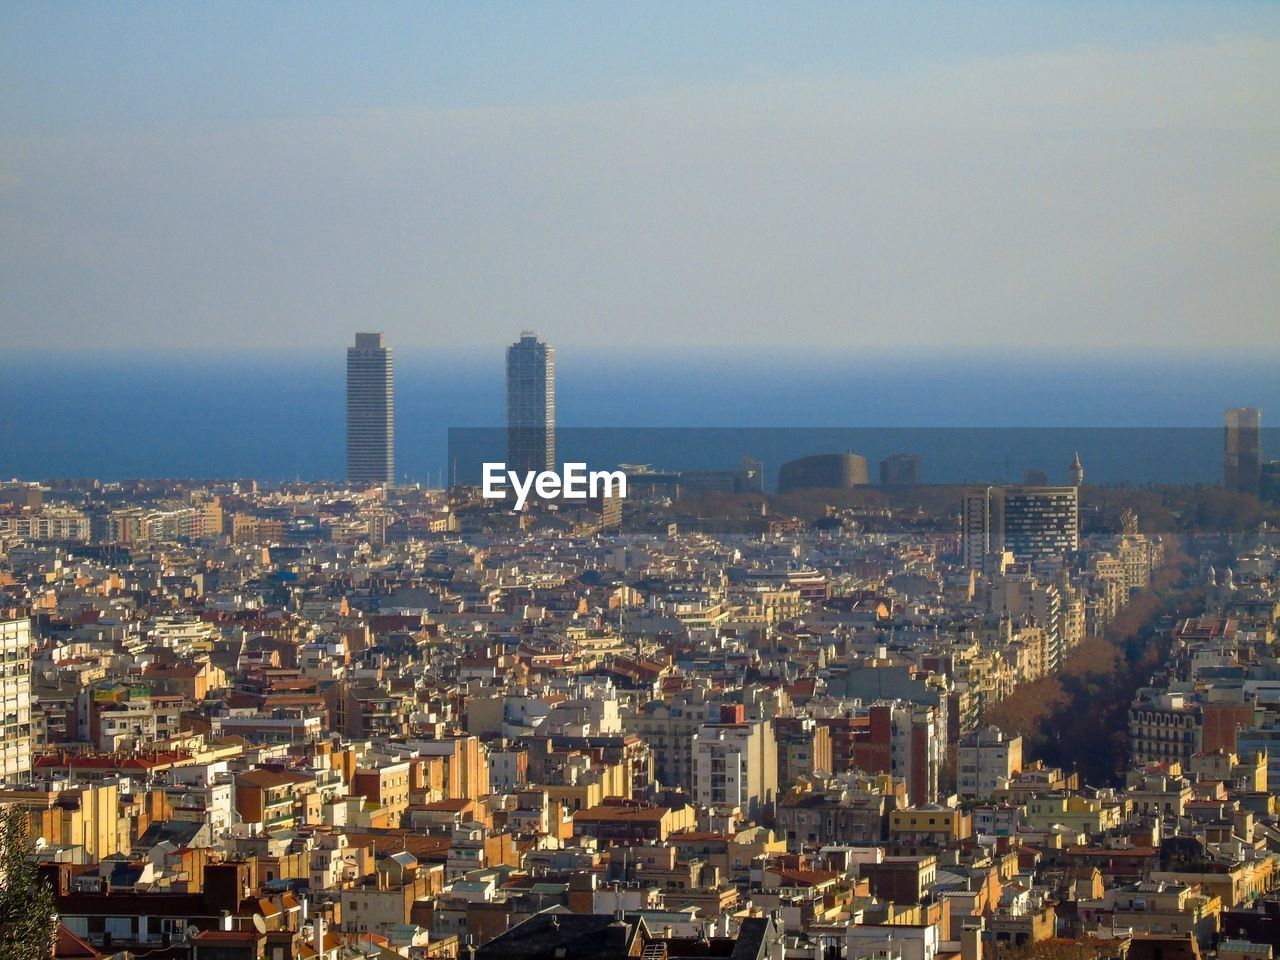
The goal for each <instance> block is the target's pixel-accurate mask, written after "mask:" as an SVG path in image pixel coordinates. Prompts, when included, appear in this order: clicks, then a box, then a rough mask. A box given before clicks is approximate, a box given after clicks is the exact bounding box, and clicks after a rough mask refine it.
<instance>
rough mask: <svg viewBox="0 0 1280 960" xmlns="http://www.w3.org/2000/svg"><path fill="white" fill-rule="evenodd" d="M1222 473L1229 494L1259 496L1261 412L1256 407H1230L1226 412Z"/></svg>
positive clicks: (1260, 476)
mask: <svg viewBox="0 0 1280 960" xmlns="http://www.w3.org/2000/svg"><path fill="white" fill-rule="evenodd" d="M1223 473H1224V479H1225V480H1226V487H1227V489H1228V490H1233V491H1235V492H1236V493H1251V494H1253V495H1254V496H1257V495H1258V482H1259V480H1260V479H1261V478H1262V411H1261V410H1259V409H1257V408H1256V407H1233V408H1232V409H1230V410H1228V411H1227V429H1226V459H1225V463H1224V464H1223Z"/></svg>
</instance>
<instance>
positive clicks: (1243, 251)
mask: <svg viewBox="0 0 1280 960" xmlns="http://www.w3.org/2000/svg"><path fill="white" fill-rule="evenodd" d="M1278 304H1280V4H1277V3H1271V2H1266V3H1256V4H1247V3H1246V4H1241V3H1227V2H1215V3H1207V2H1196V3H1191V4H1180V3H1174V2H1144V3H1121V2H1118V0H1103V2H1097V3H1084V2H1080V3H1060V4H1056V5H1054V7H1053V8H1049V5H1048V4H1045V3H1030V2H1028V3H1025V4H1009V3H984V4H981V5H973V6H970V5H966V4H962V3H958V2H948V3H944V4H939V5H937V6H929V5H925V4H921V3H892V4H883V5H879V4H873V5H862V4H854V3H845V2H840V3H831V4H804V3H794V2H788V3H777V4H771V5H757V4H750V3H726V4H722V3H715V2H706V0H699V2H696V3H691V2H685V3H679V4H670V5H667V4H658V3H652V2H649V3H644V4H626V5H623V4H621V3H617V4H610V3H604V4H601V3H586V2H583V3H575V4H559V3H536V2H535V3H516V2H511V3H502V4H481V3H474V2H468V3H459V4H445V3H405V4H396V3H377V4H350V5H343V4H315V3H299V4H289V3H283V2H279V3H261V2H255V3H252V4H243V5H242V4H236V3H231V2H226V0H220V2H217V3H204V4H194V3H187V4H184V3H174V2H164V3H143V2H127V3H90V2H76V3H57V2H53V0H45V2H41V3H35V4H21V3H13V2H3V3H0V344H4V345H6V346H7V347H10V348H29V347H38V346H54V347H82V348H91V349H102V348H117V349H136V348H139V347H145V348H154V349H188V348H195V349H207V348H216V347H233V348H279V347H292V346H299V345H301V346H302V347H304V348H306V349H308V350H317V349H322V350H330V349H335V348H337V349H340V348H341V346H342V345H344V344H345V343H346V342H347V341H348V340H349V338H350V334H351V332H352V331H353V330H356V329H373V330H379V329H380V330H384V331H386V333H387V334H388V336H389V338H390V340H391V342H392V343H393V345H395V346H397V347H399V348H409V349H413V348H441V347H448V348H469V347H475V346H481V345H494V344H497V345H501V344H502V343H505V342H507V341H509V340H510V339H512V338H513V337H514V335H515V334H516V333H517V332H518V331H519V330H520V329H521V328H525V327H531V328H534V329H537V330H539V331H540V332H542V333H543V334H544V335H545V336H546V337H548V338H549V339H551V340H552V341H553V342H554V343H557V344H558V345H564V344H574V345H576V346H578V347H579V348H582V347H587V346H592V345H598V346H600V347H604V348H611V347H627V346H634V345H640V344H656V345H659V346H665V345H671V346H673V347H679V346H684V345H700V346H707V345H714V344H731V345H734V346H745V347H758V346H769V347H773V346H776V345H781V344H786V345H788V346H791V347H794V346H795V345H796V344H806V343H807V344H813V345H815V346H821V347H822V348H823V349H825V350H832V349H856V348H862V347H872V348H884V347H886V346H899V345H902V344H911V343H923V344H926V345H928V346H949V345H957V344H964V345H967V346H970V347H973V346H981V345H983V344H996V345H1006V344H1008V345H1013V344H1024V343H1025V344H1032V345H1036V346H1040V347H1044V346H1053V345H1059V344H1063V345H1074V346H1081V347H1084V348H1086V349H1089V350H1097V351H1106V352H1111V351H1115V350H1119V349H1122V348H1124V347H1125V346H1128V345H1131V344H1134V343H1139V342H1141V343H1149V342H1152V341H1158V342H1160V343H1162V344H1164V345H1167V346H1169V347H1173V348H1188V347H1191V348H1199V347H1213V348H1218V349H1226V350H1233V349H1242V348H1245V347H1249V346H1251V345H1255V346H1256V345H1257V344H1258V343H1266V344H1268V345H1273V344H1274V342H1275V340H1276V339H1277V338H1276V333H1277V330H1280V312H1278V310H1277V305H1278Z"/></svg>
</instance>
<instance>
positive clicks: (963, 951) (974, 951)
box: [960, 917, 986, 960]
mask: <svg viewBox="0 0 1280 960" xmlns="http://www.w3.org/2000/svg"><path fill="white" fill-rule="evenodd" d="M985 926H986V921H985V920H983V919H982V918H981V917H978V918H977V920H976V921H972V920H971V921H969V922H967V923H965V925H964V926H963V927H962V928H961V930H960V960H982V930H983V927H985Z"/></svg>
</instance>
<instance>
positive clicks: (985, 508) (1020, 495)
mask: <svg viewBox="0 0 1280 960" xmlns="http://www.w3.org/2000/svg"><path fill="white" fill-rule="evenodd" d="M962 506H963V511H962V513H963V516H962V520H961V539H962V547H963V550H964V563H965V566H966V567H969V568H970V569H974V570H984V571H986V572H990V571H989V570H988V561H989V559H990V558H991V557H992V556H994V555H998V554H1002V553H1004V552H1006V551H1007V552H1009V553H1011V554H1013V557H1014V559H1015V560H1018V561H1020V562H1029V563H1036V562H1038V561H1044V560H1049V559H1053V558H1061V557H1065V556H1066V555H1067V554H1068V553H1074V552H1075V551H1076V550H1079V549H1080V498H1079V490H1077V489H1076V488H1075V487H1046V486H1034V487H1030V486H1021V487H974V488H971V489H969V490H966V491H965V492H964V500H963V504H962Z"/></svg>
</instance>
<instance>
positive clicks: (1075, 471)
mask: <svg viewBox="0 0 1280 960" xmlns="http://www.w3.org/2000/svg"><path fill="white" fill-rule="evenodd" d="M1071 486H1073V487H1083V486H1084V464H1083V463H1081V462H1080V451H1079V450H1077V451H1076V458H1075V459H1074V460H1072V461H1071Z"/></svg>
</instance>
